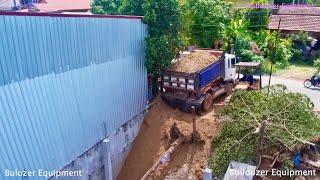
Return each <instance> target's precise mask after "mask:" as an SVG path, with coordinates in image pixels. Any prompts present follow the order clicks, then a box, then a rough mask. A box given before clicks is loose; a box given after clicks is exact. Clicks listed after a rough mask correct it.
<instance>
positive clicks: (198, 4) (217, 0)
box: [184, 0, 232, 48]
mask: <svg viewBox="0 0 320 180" xmlns="http://www.w3.org/2000/svg"><path fill="white" fill-rule="evenodd" d="M184 6H185V11H186V12H185V14H187V15H188V16H189V22H188V25H189V30H190V36H191V44H196V45H197V46H199V47H205V48H210V47H212V45H213V43H214V42H215V41H216V40H221V39H222V38H223V36H222V35H223V33H224V31H225V28H226V25H227V24H229V23H230V21H231V18H232V16H231V4H230V3H228V2H225V1H223V0H187V1H186V3H185V5H184Z"/></svg>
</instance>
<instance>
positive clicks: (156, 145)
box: [117, 97, 221, 180]
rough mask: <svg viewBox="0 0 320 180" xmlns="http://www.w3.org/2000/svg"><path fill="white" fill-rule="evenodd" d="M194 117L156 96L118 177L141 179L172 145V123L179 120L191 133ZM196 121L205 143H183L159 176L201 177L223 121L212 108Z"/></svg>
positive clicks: (182, 128) (175, 177)
mask: <svg viewBox="0 0 320 180" xmlns="http://www.w3.org/2000/svg"><path fill="white" fill-rule="evenodd" d="M193 117H194V116H193V115H192V114H187V113H183V112H181V111H179V110H176V109H172V108H171V107H169V106H167V105H166V104H165V103H164V102H163V101H162V100H161V98H159V97H158V98H156V99H155V104H154V105H153V106H152V108H151V109H150V111H149V112H148V114H147V115H146V117H145V120H144V122H143V123H142V125H141V129H140V132H139V134H138V136H137V138H136V139H135V141H134V144H133V147H132V149H131V152H130V153H129V155H128V157H127V159H126V161H125V163H124V165H123V167H122V170H121V172H120V174H119V175H118V178H117V179H118V180H138V179H140V178H141V177H142V176H143V175H144V174H145V173H146V172H147V171H148V169H149V168H151V167H152V165H153V164H154V163H155V162H156V161H157V160H158V159H159V158H160V156H161V155H163V153H164V152H165V151H166V150H167V149H168V148H169V147H170V142H169V139H170V138H168V137H169V136H170V133H169V132H170V128H171V127H172V125H173V124H174V123H176V124H177V127H178V128H179V130H180V131H181V133H183V134H191V132H192V118H193ZM196 124H197V131H198V132H199V134H200V137H201V139H202V140H204V143H201V145H200V144H187V143H185V144H182V145H180V146H179V147H178V148H177V150H176V151H175V152H174V153H173V155H172V156H171V161H170V163H169V165H168V166H167V167H165V168H164V169H161V170H160V172H159V174H158V178H156V179H175V180H176V179H202V172H201V170H202V169H204V168H205V166H206V165H207V163H208V162H207V159H208V157H209V156H210V154H211V139H212V136H214V135H217V134H218V132H219V129H220V127H221V122H219V121H218V120H216V119H215V118H214V116H213V111H212V112H210V113H208V114H206V115H204V116H201V117H198V118H197V120H196Z"/></svg>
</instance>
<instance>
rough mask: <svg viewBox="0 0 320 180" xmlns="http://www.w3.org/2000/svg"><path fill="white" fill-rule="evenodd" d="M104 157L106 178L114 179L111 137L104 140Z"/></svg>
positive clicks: (108, 179) (107, 179)
mask: <svg viewBox="0 0 320 180" xmlns="http://www.w3.org/2000/svg"><path fill="white" fill-rule="evenodd" d="M102 158H103V165H104V173H105V178H106V180H113V177H112V163H111V154H110V140H109V139H105V140H103V141H102Z"/></svg>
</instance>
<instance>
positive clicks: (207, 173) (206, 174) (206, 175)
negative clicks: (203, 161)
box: [203, 168, 212, 180]
mask: <svg viewBox="0 0 320 180" xmlns="http://www.w3.org/2000/svg"><path fill="white" fill-rule="evenodd" d="M203 180H212V170H211V169H209V168H206V169H205V170H204V171H203Z"/></svg>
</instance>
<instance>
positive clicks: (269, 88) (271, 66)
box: [268, 63, 273, 95]
mask: <svg viewBox="0 0 320 180" xmlns="http://www.w3.org/2000/svg"><path fill="white" fill-rule="evenodd" d="M272 68H273V64H272V63H271V69H270V74H269V83H268V95H269V91H270V84H271V76H272Z"/></svg>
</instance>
